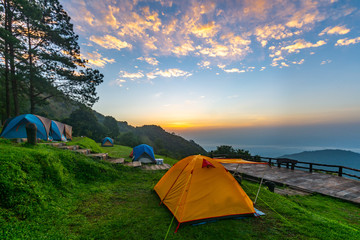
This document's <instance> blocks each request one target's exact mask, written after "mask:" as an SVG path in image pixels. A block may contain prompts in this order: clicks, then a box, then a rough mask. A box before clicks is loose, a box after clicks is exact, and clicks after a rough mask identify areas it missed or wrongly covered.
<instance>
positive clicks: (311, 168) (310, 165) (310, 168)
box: [309, 163, 313, 172]
mask: <svg viewBox="0 0 360 240" xmlns="http://www.w3.org/2000/svg"><path fill="white" fill-rule="evenodd" d="M309 170H310V172H312V170H313V169H312V163H310V169H309Z"/></svg>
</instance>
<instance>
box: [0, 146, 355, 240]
mask: <svg viewBox="0 0 360 240" xmlns="http://www.w3.org/2000/svg"><path fill="white" fill-rule="evenodd" d="M81 141H82V140H81ZM98 147H99V148H100V150H101V151H103V152H108V153H109V154H110V155H111V156H113V157H127V156H128V155H129V153H130V152H131V148H127V147H123V146H117V145H115V147H113V148H101V147H100V146H98ZM159 157H160V156H159ZM165 162H167V163H173V162H176V160H175V159H167V158H165ZM165 172H166V171H144V170H141V169H137V168H131V167H126V166H122V165H111V164H108V163H106V162H102V161H95V160H92V159H90V158H87V157H85V156H83V155H81V154H76V153H72V152H70V151H66V150H58V149H55V148H53V147H50V146H40V145H38V146H29V145H26V144H13V143H11V142H9V141H6V140H2V139H1V140H0V191H1V194H0V230H1V231H0V239H163V238H164V237H165V234H166V231H167V229H168V227H169V225H170V222H171V220H172V217H173V216H172V214H171V213H170V212H169V211H168V210H167V208H166V207H165V206H163V205H161V206H159V198H158V196H157V194H156V193H155V192H154V191H153V187H154V185H155V184H156V183H157V182H158V181H159V179H160V178H161V177H162V176H163V174H164V173H165ZM214 180H215V179H214ZM243 188H244V190H245V191H246V192H247V193H248V195H249V197H250V198H251V199H254V198H255V194H256V191H257V188H258V184H256V183H252V182H248V181H243ZM256 207H257V208H258V209H260V210H261V211H263V212H265V213H266V216H264V217H261V218H246V219H241V220H220V221H217V222H214V223H208V224H204V225H199V226H191V225H185V226H182V227H181V228H180V229H179V231H178V233H174V230H175V228H176V224H177V223H176V221H174V223H173V225H172V226H171V227H170V232H169V235H168V239H216V240H219V239H359V236H360V226H359V224H358V223H359V222H360V209H359V206H357V205H354V204H351V203H347V202H343V201H341V200H337V199H333V198H330V197H324V196H320V195H309V196H288V197H285V196H281V195H278V194H276V193H272V192H269V191H268V190H267V189H265V188H262V189H261V192H260V199H258V202H257V205H256Z"/></svg>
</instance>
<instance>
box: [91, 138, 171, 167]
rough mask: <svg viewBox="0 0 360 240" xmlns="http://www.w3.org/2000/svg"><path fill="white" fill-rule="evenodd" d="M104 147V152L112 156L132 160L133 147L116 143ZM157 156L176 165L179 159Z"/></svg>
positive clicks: (156, 156)
mask: <svg viewBox="0 0 360 240" xmlns="http://www.w3.org/2000/svg"><path fill="white" fill-rule="evenodd" d="M98 145H99V147H100V146H101V144H100V143H98ZM102 149H103V150H104V152H106V153H108V154H109V156H110V157H112V158H124V159H125V161H128V162H130V161H131V160H132V159H131V158H130V157H129V155H130V153H131V151H132V148H131V147H126V146H121V145H114V146H113V147H103V148H102ZM155 158H162V159H164V163H167V164H170V165H174V164H175V163H176V162H177V161H178V160H175V159H173V158H170V157H164V156H161V155H156V154H155Z"/></svg>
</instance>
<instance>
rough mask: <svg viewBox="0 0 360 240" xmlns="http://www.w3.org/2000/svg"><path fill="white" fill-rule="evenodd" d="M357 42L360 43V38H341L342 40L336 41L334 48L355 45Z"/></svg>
mask: <svg viewBox="0 0 360 240" xmlns="http://www.w3.org/2000/svg"><path fill="white" fill-rule="evenodd" d="M359 42H360V37H357V38H352V39H348V38H343V39H339V40H337V42H336V44H335V46H347V45H350V44H356V43H359Z"/></svg>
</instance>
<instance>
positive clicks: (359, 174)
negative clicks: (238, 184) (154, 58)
mask: <svg viewBox="0 0 360 240" xmlns="http://www.w3.org/2000/svg"><path fill="white" fill-rule="evenodd" d="M260 158H261V161H262V162H268V163H269V165H272V166H274V165H275V163H276V164H277V166H278V167H281V166H285V167H286V168H289V167H290V164H291V169H305V170H308V171H309V172H315V171H318V172H325V173H336V174H337V175H338V176H339V177H342V176H344V175H345V176H349V177H353V178H358V179H360V169H355V168H350V167H345V166H339V165H329V164H322V163H309V162H302V161H297V160H293V159H287V158H270V157H260ZM298 164H302V165H303V166H300V165H298ZM318 167H327V168H332V169H322V168H318ZM345 169H347V170H351V171H354V172H355V173H354V174H350V173H347V172H344V170H345Z"/></svg>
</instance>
